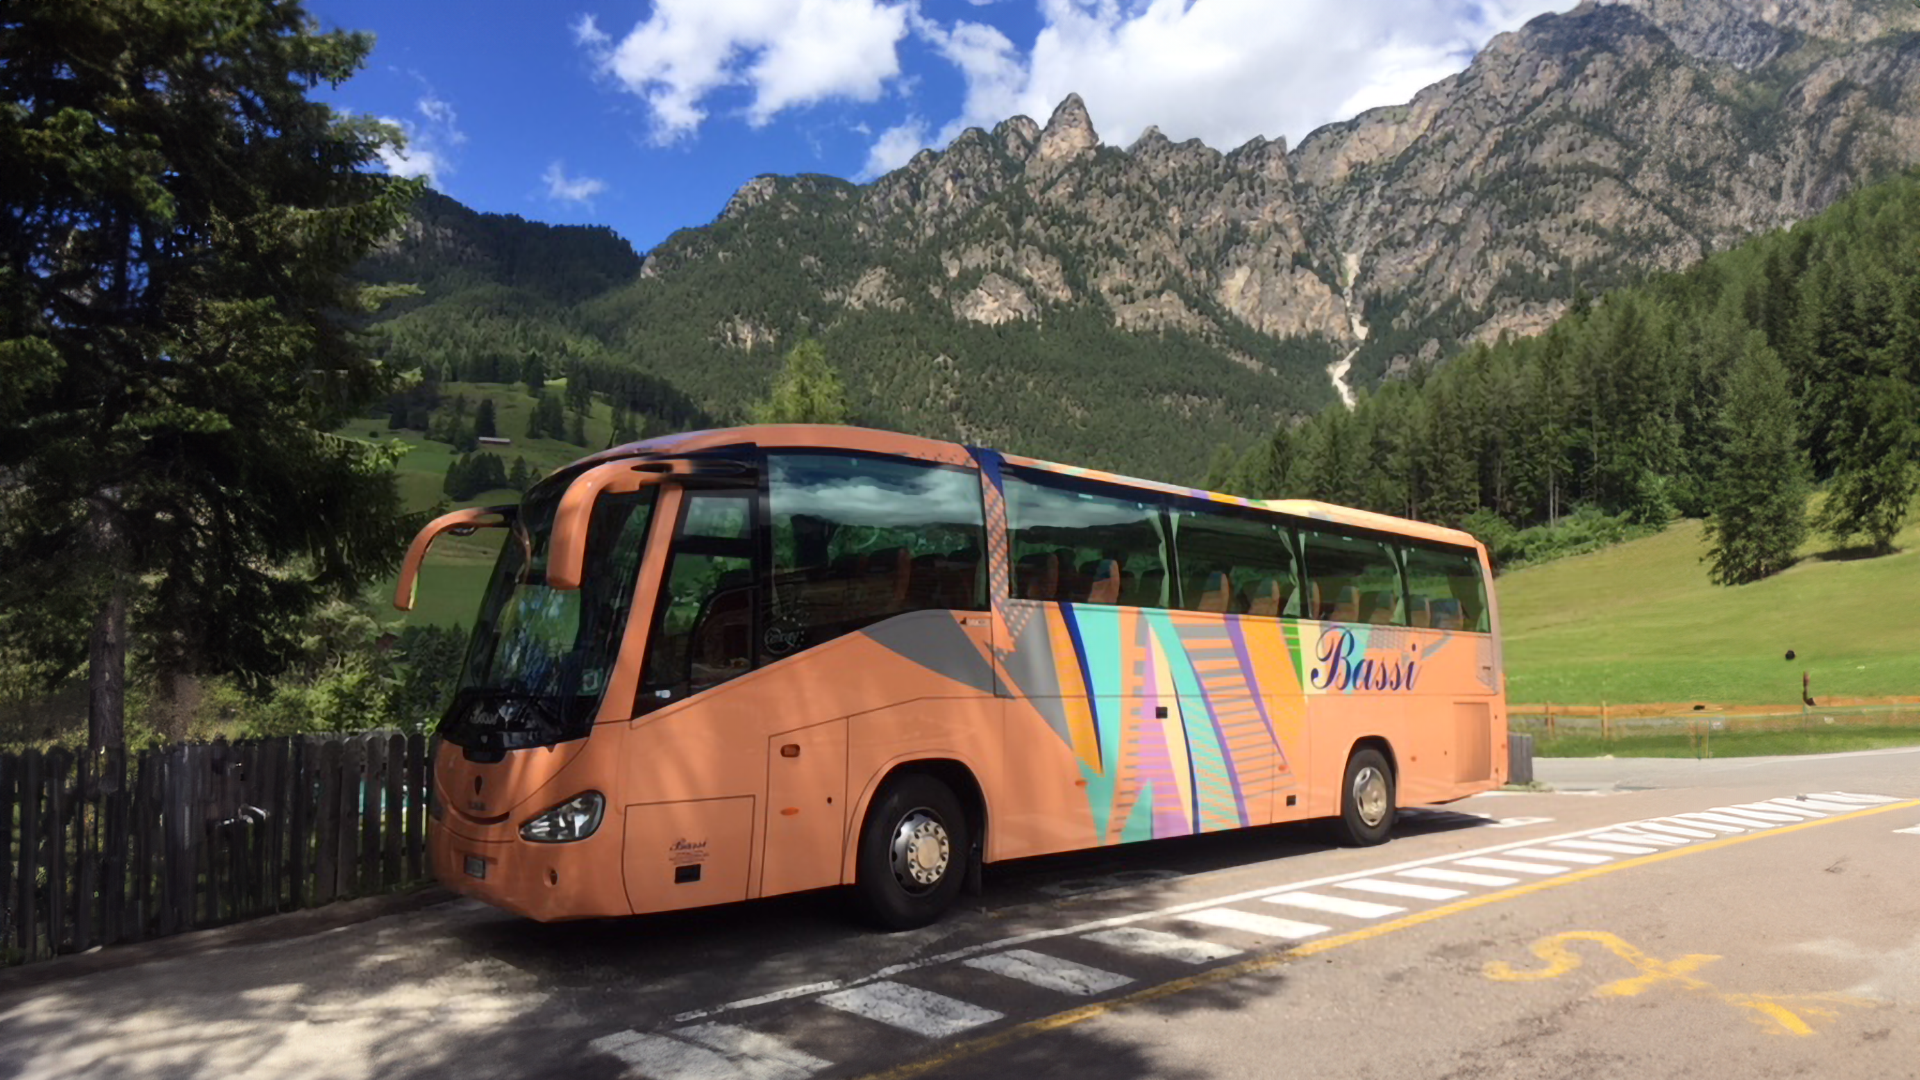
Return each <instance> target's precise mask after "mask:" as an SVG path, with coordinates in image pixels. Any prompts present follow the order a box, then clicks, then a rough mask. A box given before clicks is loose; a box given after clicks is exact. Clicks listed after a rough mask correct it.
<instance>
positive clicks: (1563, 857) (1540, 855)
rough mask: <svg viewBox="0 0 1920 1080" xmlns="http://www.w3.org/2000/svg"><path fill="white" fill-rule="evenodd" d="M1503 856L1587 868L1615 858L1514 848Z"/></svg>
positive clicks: (1581, 852) (1548, 849)
mask: <svg viewBox="0 0 1920 1080" xmlns="http://www.w3.org/2000/svg"><path fill="white" fill-rule="evenodd" d="M1502 854H1506V855H1512V856H1513V857H1515V858H1519V859H1538V860H1540V861H1541V862H1570V863H1579V864H1582V865H1585V866H1598V865H1599V864H1601V863H1610V862H1612V861H1613V856H1611V855H1595V854H1593V853H1592V852H1590V851H1562V850H1561V849H1560V848H1558V847H1550V848H1544V847H1523V848H1513V849H1511V850H1509V851H1506V852H1503V853H1502Z"/></svg>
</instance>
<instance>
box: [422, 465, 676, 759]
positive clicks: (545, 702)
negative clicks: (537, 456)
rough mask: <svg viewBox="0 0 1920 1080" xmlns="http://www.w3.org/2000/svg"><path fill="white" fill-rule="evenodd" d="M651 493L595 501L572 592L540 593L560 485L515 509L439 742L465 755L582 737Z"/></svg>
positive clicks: (621, 617)
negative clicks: (465, 751)
mask: <svg viewBox="0 0 1920 1080" xmlns="http://www.w3.org/2000/svg"><path fill="white" fill-rule="evenodd" d="M656 491H657V488H655V487H647V488H643V489H641V490H639V491H635V492H627V493H617V494H606V495H602V496H601V497H600V499H599V501H598V502H596V503H595V504H594V508H593V513H592V516H591V520H590V523H589V525H588V530H587V550H586V561H585V565H584V567H583V572H582V581H581V587H580V588H579V589H574V590H566V591H562V590H559V589H553V588H549V587H548V585H547V558H548V555H549V548H550V545H551V543H552V539H553V520H554V514H555V512H556V511H557V510H558V508H559V505H560V499H561V497H562V496H563V495H564V494H565V493H566V485H565V484H564V483H556V484H548V485H542V486H541V487H539V488H536V489H534V491H533V492H532V493H530V494H529V495H528V496H527V498H526V501H525V502H524V503H523V504H522V506H521V509H520V513H519V515H518V518H517V520H516V521H515V522H514V525H513V528H512V529H511V531H509V533H508V534H507V539H506V541H505V543H504V544H503V545H502V546H501V549H500V557H499V559H498V561H497V562H495V564H494V569H493V577H492V579H491V580H490V581H489V582H488V584H487V592H486V597H485V599H484V600H483V601H482V602H481V606H480V616H479V621H478V622H477V623H476V624H475V626H474V631H473V640H472V642H471V643H470V644H469V645H468V647H467V659H466V665H465V667H464V670H463V671H462V673H461V677H460V685H459V689H458V690H457V691H455V693H454V698H453V704H452V705H451V706H450V707H449V708H448V710H447V713H446V716H445V717H444V718H443V719H442V721H441V724H440V735H441V737H442V738H444V739H446V740H447V741H448V742H450V743H452V744H454V745H455V746H460V747H464V748H466V749H469V750H489V751H498V750H519V749H525V748H528V747H538V746H552V745H554V744H555V743H559V742H564V741H566V740H569V739H579V738H584V737H585V736H586V735H587V734H588V732H589V730H590V729H591V728H592V725H593V715H594V711H595V708H596V707H597V706H598V704H599V701H600V695H601V694H602V693H603V692H604V691H605V690H606V685H607V676H608V674H609V673H610V672H611V670H612V667H613V663H614V659H615V653H616V652H617V650H618V648H619V640H620V633H621V630H622V629H623V628H624V627H625V626H626V621H627V609H628V607H629V606H631V603H632V600H633V589H634V584H635V581H636V580H637V578H638V572H639V562H640V554H641V551H642V550H643V549H644V548H645V544H646V535H647V527H648V525H649V524H650V523H651V521H652V517H653V504H654V499H655V493H656Z"/></svg>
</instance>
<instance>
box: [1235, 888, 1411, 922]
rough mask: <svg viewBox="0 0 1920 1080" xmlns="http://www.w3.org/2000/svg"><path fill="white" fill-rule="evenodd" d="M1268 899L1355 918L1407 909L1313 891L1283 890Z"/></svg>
mask: <svg viewBox="0 0 1920 1080" xmlns="http://www.w3.org/2000/svg"><path fill="white" fill-rule="evenodd" d="M1266 901H1267V903H1269V904H1285V905H1286V906H1288V907H1297V908H1306V909H1307V910H1309V911H1324V912H1326V913H1327V914H1329V915H1347V916H1351V917H1353V918H1355V919H1378V918H1380V917H1381V916H1383V915H1398V914H1400V913H1401V912H1403V911H1405V910H1407V909H1406V908H1403V907H1395V906H1394V905H1392V904H1376V903H1373V902H1372V901H1370V900H1350V899H1348V898H1347V897H1344V896H1324V895H1322V894H1320V893H1313V892H1283V893H1281V894H1280V895H1278V896H1269V897H1267V898H1266Z"/></svg>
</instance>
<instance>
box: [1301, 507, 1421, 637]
mask: <svg viewBox="0 0 1920 1080" xmlns="http://www.w3.org/2000/svg"><path fill="white" fill-rule="evenodd" d="M1300 536H1301V539H1302V547H1303V548H1304V550H1305V555H1306V563H1307V591H1308V594H1309V596H1310V597H1311V599H1312V609H1313V610H1311V611H1309V612H1308V617H1309V618H1314V619H1326V620H1331V621H1335V622H1358V623H1372V624H1374V625H1377V626H1406V625H1407V611H1406V605H1405V604H1403V603H1402V602H1401V597H1402V596H1403V592H1402V590H1401V584H1400V563H1399V559H1398V558H1397V557H1396V555H1395V553H1394V549H1393V548H1391V547H1389V546H1388V545H1386V544H1384V543H1382V542H1381V541H1378V540H1373V539H1369V538H1367V537H1362V536H1347V535H1344V534H1341V533H1332V532H1321V531H1319V530H1317V529H1302V530H1300Z"/></svg>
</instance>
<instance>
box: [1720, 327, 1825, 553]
mask: <svg viewBox="0 0 1920 1080" xmlns="http://www.w3.org/2000/svg"><path fill="white" fill-rule="evenodd" d="M1796 407H1797V406H1796V404H1795V402H1794V400H1793V393H1792V391H1791V390H1789V389H1788V386H1787V369H1786V367H1785V365H1783V364H1781V363H1780V358H1779V356H1778V355H1777V354H1775V353H1774V351H1773V350H1772V349H1771V348H1769V347H1768V346H1767V338H1766V335H1765V334H1764V333H1762V332H1761V331H1758V330H1750V331H1748V332H1747V333H1746V334H1745V335H1744V340H1743V341H1742V342H1741V353H1740V355H1739V356H1738V357H1737V358H1736V359H1735V360H1734V362H1733V364H1732V367H1731V369H1730V370H1729V372H1728V373H1727V376H1726V391H1725V398H1724V402H1723V403H1722V405H1721V407H1720V414H1719V418H1718V423H1717V426H1718V428H1719V434H1720V453H1719V455H1718V456H1719V460H1718V463H1717V466H1716V468H1715V469H1714V474H1713V480H1712V483H1711V487H1710V489H1709V491H1710V494H1709V496H1708V503H1709V505H1710V506H1711V508H1712V516H1711V517H1709V518H1708V519H1707V526H1706V532H1707V544H1708V548H1707V563H1708V567H1709V569H1708V576H1709V577H1710V578H1712V580H1713V581H1714V582H1715V583H1716V584H1720V585H1741V584H1745V583H1747V582H1750V581H1758V580H1760V579H1761V578H1764V577H1767V576H1769V575H1771V574H1775V573H1778V572H1779V571H1781V570H1783V569H1785V568H1786V567H1787V566H1789V565H1790V564H1791V563H1792V562H1793V558H1794V551H1795V550H1796V549H1797V548H1799V546H1800V542H1801V541H1802V540H1804V539H1806V535H1807V509H1806V508H1807V492H1808V490H1809V482H1808V479H1807V457H1806V451H1805V450H1803V449H1801V447H1800V432H1799V428H1798V427H1797V426H1796V424H1795V422H1794V412H1795V409H1796Z"/></svg>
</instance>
